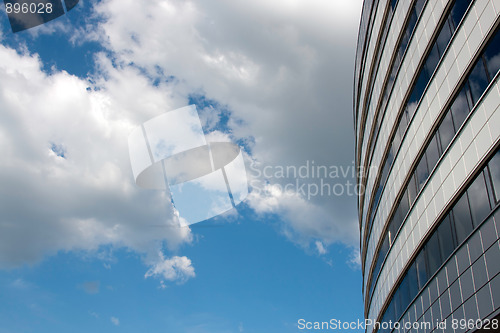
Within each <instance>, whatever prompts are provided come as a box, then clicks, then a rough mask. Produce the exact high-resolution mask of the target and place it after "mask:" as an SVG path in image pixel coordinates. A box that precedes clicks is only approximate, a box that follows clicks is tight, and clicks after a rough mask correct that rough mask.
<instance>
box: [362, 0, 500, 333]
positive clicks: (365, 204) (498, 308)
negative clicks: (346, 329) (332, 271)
mask: <svg viewBox="0 0 500 333" xmlns="http://www.w3.org/2000/svg"><path fill="white" fill-rule="evenodd" d="M499 25H500V0H365V1H364V4H363V11H362V18H361V23H360V28H359V37H358V45H357V53H356V69H355V78H354V101H353V102H354V128H355V131H356V142H355V145H356V163H357V166H358V167H359V168H360V170H362V171H361V172H360V173H359V175H358V180H357V181H358V184H361V185H363V187H364V189H365V190H364V193H362V194H361V195H360V196H359V198H358V210H359V225H360V230H361V241H360V246H361V262H362V273H363V296H364V303H365V316H366V318H367V319H369V320H371V321H372V322H373V323H375V322H378V323H380V326H379V325H378V324H374V325H368V326H367V328H366V331H367V332H376V331H377V332H391V331H393V329H392V328H394V327H396V329H395V330H394V331H395V332H465V331H470V332H473V331H476V330H477V329H478V328H481V327H483V328H490V330H489V331H488V330H485V331H488V332H499V331H500V328H498V321H492V319H496V320H497V319H498V316H499V313H500V243H499V238H500V210H499V209H498V207H499V202H500V152H499V146H500V79H499V68H500V33H499V30H500V29H499ZM395 322H397V323H398V324H395Z"/></svg>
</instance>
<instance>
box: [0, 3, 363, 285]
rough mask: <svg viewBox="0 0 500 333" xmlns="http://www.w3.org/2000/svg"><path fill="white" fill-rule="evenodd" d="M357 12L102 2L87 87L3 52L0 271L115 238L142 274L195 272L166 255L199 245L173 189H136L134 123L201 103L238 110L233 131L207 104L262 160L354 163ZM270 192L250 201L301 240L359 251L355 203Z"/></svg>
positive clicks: (208, 120) (338, 7)
mask: <svg viewBox="0 0 500 333" xmlns="http://www.w3.org/2000/svg"><path fill="white" fill-rule="evenodd" d="M360 6H361V0H356V1H350V0H349V1H348V0H345V1H330V2H325V1H322V0H311V1H307V2H297V1H285V0H279V1H272V2H269V1H264V0H258V1H252V2H248V1H243V0H238V1H234V0H231V1H229V0H225V1H217V2H203V1H180V0H168V1H165V0H162V1H160V0H151V1H147V2H137V1H132V0H105V1H101V2H97V3H95V15H96V17H98V18H99V19H98V20H95V17H94V18H92V21H91V22H92V23H91V24H88V25H87V29H88V30H87V31H79V32H77V33H75V34H74V35H73V37H74V40H79V43H83V40H84V38H81V37H82V36H87V37H88V38H89V39H92V40H94V41H98V42H100V43H101V44H102V45H103V46H104V47H105V48H106V51H107V52H106V53H101V54H97V55H96V66H97V72H98V73H99V75H98V76H93V77H91V79H83V78H78V77H75V76H72V75H70V74H68V73H67V72H65V71H62V70H61V71H59V70H53V71H52V72H51V73H50V74H49V73H46V72H44V71H43V70H42V67H43V66H42V64H41V62H40V59H39V58H38V57H37V56H36V55H33V54H29V53H27V52H25V53H22V54H19V53H17V52H16V51H14V50H12V49H10V48H7V47H4V46H0V108H1V109H2V112H1V113H0V150H1V151H2V158H1V159H0V183H1V184H2V186H1V187H0V197H1V198H2V200H0V211H1V212H2V215H1V219H0V228H1V230H2V233H0V267H1V268H5V267H15V266H19V265H22V264H24V263H33V262H36V261H38V260H40V259H42V258H43V257H44V256H45V255H50V254H54V253H56V252H57V251H60V250H63V251H71V250H85V251H97V250H98V249H99V248H100V247H101V246H102V245H107V244H111V245H114V246H118V247H120V246H125V247H128V248H130V249H132V250H134V251H138V252H139V253H142V254H144V257H145V258H146V259H145V262H146V263H147V264H148V265H149V266H150V267H151V269H150V270H149V271H148V273H147V274H146V275H147V276H155V277H159V278H161V279H164V280H166V281H171V280H172V277H173V279H179V280H180V281H185V280H186V279H189V278H191V277H194V269H193V267H192V265H191V263H190V261H189V259H188V258H186V257H177V256H175V257H172V258H165V257H164V256H163V254H161V256H158V255H157V254H158V253H162V252H161V251H162V248H163V245H164V244H166V246H167V247H168V248H169V249H171V250H172V249H176V248H178V247H179V246H180V245H181V244H185V243H190V242H191V241H192V234H191V230H190V229H189V228H188V227H184V226H183V225H182V223H181V222H180V221H179V219H178V217H177V216H176V214H175V212H174V210H173V209H171V207H168V205H167V204H166V203H168V202H169V201H168V200H169V198H168V197H167V196H166V195H165V194H164V193H162V192H155V191H146V190H140V189H138V188H136V187H135V185H134V183H133V179H132V173H131V170H130V163H129V160H128V152H127V146H126V145H127V137H128V134H129V133H130V131H131V130H132V129H133V128H134V127H136V126H137V125H139V124H141V123H143V122H144V121H146V120H148V119H150V118H152V117H154V116H156V115H159V114H161V113H163V112H165V111H168V110H172V109H176V108H178V107H182V106H185V105H186V104H187V101H188V98H189V97H190V96H192V95H201V96H206V97H207V98H209V99H211V100H215V101H217V102H218V103H219V105H223V106H224V107H225V108H227V109H228V110H230V112H231V117H230V119H229V121H228V124H227V127H228V128H229V131H224V132H222V131H220V130H219V129H217V128H216V127H217V126H216V124H217V118H220V115H221V114H220V112H221V110H220V108H217V107H214V108H212V109H210V108H207V109H206V110H202V111H203V112H202V120H203V122H204V124H206V125H207V128H208V129H210V130H213V134H211V137H212V138H213V139H222V138H227V136H228V135H229V134H230V136H231V137H232V138H233V139H237V140H242V141H244V142H246V143H247V144H248V152H247V153H249V155H250V156H251V159H253V160H255V161H259V162H260V163H262V164H263V165H300V164H302V163H304V162H305V161H308V160H314V161H316V163H317V164H321V165H327V166H328V165H337V166H340V165H344V166H345V165H351V163H352V159H353V142H354V136H353V133H352V119H351V114H352V112H351V98H350V96H351V84H346V82H351V81H352V77H353V74H352V69H353V59H354V44H355V41H356V32H357V27H358V22H359V11H360ZM95 22H99V24H98V26H95V25H94V24H95ZM130 22H134V24H130ZM228 133H229V134H228ZM348 178H349V177H348ZM351 178H352V180H354V178H353V177H351ZM349 179H350V178H349ZM276 182H277V183H280V182H282V181H281V180H276ZM264 189H265V190H264V191H254V192H253V193H252V194H251V195H250V196H249V198H248V199H247V202H248V204H249V206H250V207H252V208H253V209H254V210H255V211H256V212H257V213H258V214H260V215H262V216H264V215H265V214H278V215H280V216H281V218H282V220H283V229H282V230H283V232H284V233H285V234H286V235H287V236H288V237H289V238H290V239H291V240H292V241H294V242H297V243H299V244H301V245H304V246H310V245H311V244H312V245H313V246H314V244H315V243H314V242H316V241H321V244H324V246H328V245H329V244H331V243H333V242H343V243H345V244H348V245H352V244H355V243H356V242H357V226H356V222H355V221H356V210H355V207H356V205H355V197H353V196H351V197H350V196H346V195H343V196H335V197H333V196H316V197H314V198H305V197H304V196H303V195H301V194H300V193H283V191H279V190H278V191H276V190H272V189H271V187H269V188H268V187H265V188H264ZM311 242H312V243H311ZM318 251H319V249H318ZM155 256H156V259H155V260H152V259H150V258H151V257H155Z"/></svg>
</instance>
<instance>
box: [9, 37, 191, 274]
mask: <svg viewBox="0 0 500 333" xmlns="http://www.w3.org/2000/svg"><path fill="white" fill-rule="evenodd" d="M108 65H109V62H106V61H104V60H103V61H102V63H100V66H102V67H103V68H106V66H108ZM110 68H112V72H111V71H107V73H108V74H109V76H108V78H107V79H106V81H102V82H98V83H97V84H98V85H100V87H99V89H95V87H96V86H95V85H93V84H91V83H90V82H89V81H88V80H84V79H80V78H77V77H75V76H72V75H69V74H68V73H66V72H64V71H54V72H52V73H50V74H47V73H45V72H44V71H43V70H42V64H41V62H40V59H39V58H38V56H37V55H30V54H18V53H17V52H16V51H14V50H13V49H10V48H7V47H4V46H0V108H1V109H2V112H1V113H0V149H1V151H2V158H1V159H0V183H1V184H2V186H1V187H0V197H1V198H2V200H0V211H1V212H2V215H1V219H0V228H1V230H2V232H1V233H0V267H2V268H9V267H16V266H19V265H22V264H25V263H33V262H36V261H38V260H40V259H42V258H43V257H44V256H45V255H48V254H54V253H56V252H57V251H60V250H64V251H70V250H86V251H97V250H99V248H100V247H101V246H102V245H108V244H112V245H115V246H118V247H122V246H125V247H128V248H130V249H133V250H135V251H138V252H139V253H145V254H147V253H149V252H156V251H158V249H161V248H162V243H163V242H164V241H166V243H167V246H168V247H169V248H171V249H174V248H177V247H178V246H179V245H180V244H182V243H190V242H191V239H192V235H191V231H190V229H189V228H186V227H179V222H178V219H177V217H176V216H175V214H174V213H173V211H172V210H169V209H168V207H167V205H166V204H165V203H166V202H168V201H165V195H164V193H162V192H155V191H141V190H138V189H137V188H135V186H134V185H133V179H132V176H131V171H130V163H129V159H128V151H127V146H126V144H127V136H128V134H129V132H130V130H131V128H133V127H134V126H136V124H137V122H138V121H140V120H142V119H143V118H147V117H148V116H149V114H148V112H152V111H151V110H155V111H159V110H164V108H168V106H169V105H175V103H178V102H176V101H175V99H168V96H171V94H169V93H168V87H166V86H158V87H151V86H149V84H147V83H146V79H145V78H144V77H142V76H141V75H140V74H139V73H138V71H134V70H133V69H131V68H127V69H123V70H121V69H117V68H114V67H112V66H111V67H110ZM130 90H132V91H135V93H137V94H138V95H140V96H144V98H145V99H147V101H148V103H149V105H150V107H149V108H147V111H143V110H144V109H143V105H142V106H141V105H140V104H139V103H137V104H133V103H127V100H126V98H124V96H123V92H124V91H125V92H126V91H130ZM166 96H167V97H166ZM176 225H177V227H176ZM158 226H163V227H162V228H158ZM168 226H170V227H168Z"/></svg>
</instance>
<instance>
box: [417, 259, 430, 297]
mask: <svg viewBox="0 0 500 333" xmlns="http://www.w3.org/2000/svg"><path fill="white" fill-rule="evenodd" d="M415 265H416V268H417V276H418V288H419V289H422V288H423V286H424V285H425V284H426V283H427V279H428V278H429V276H428V275H427V268H426V266H425V251H420V253H419V254H418V256H417V258H416V260H415Z"/></svg>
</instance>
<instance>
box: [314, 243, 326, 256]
mask: <svg viewBox="0 0 500 333" xmlns="http://www.w3.org/2000/svg"><path fill="white" fill-rule="evenodd" d="M314 244H315V245H316V250H318V253H319V254H320V255H323V254H326V252H327V251H326V248H325V246H324V245H323V243H322V242H321V241H316V242H315V243H314Z"/></svg>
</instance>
